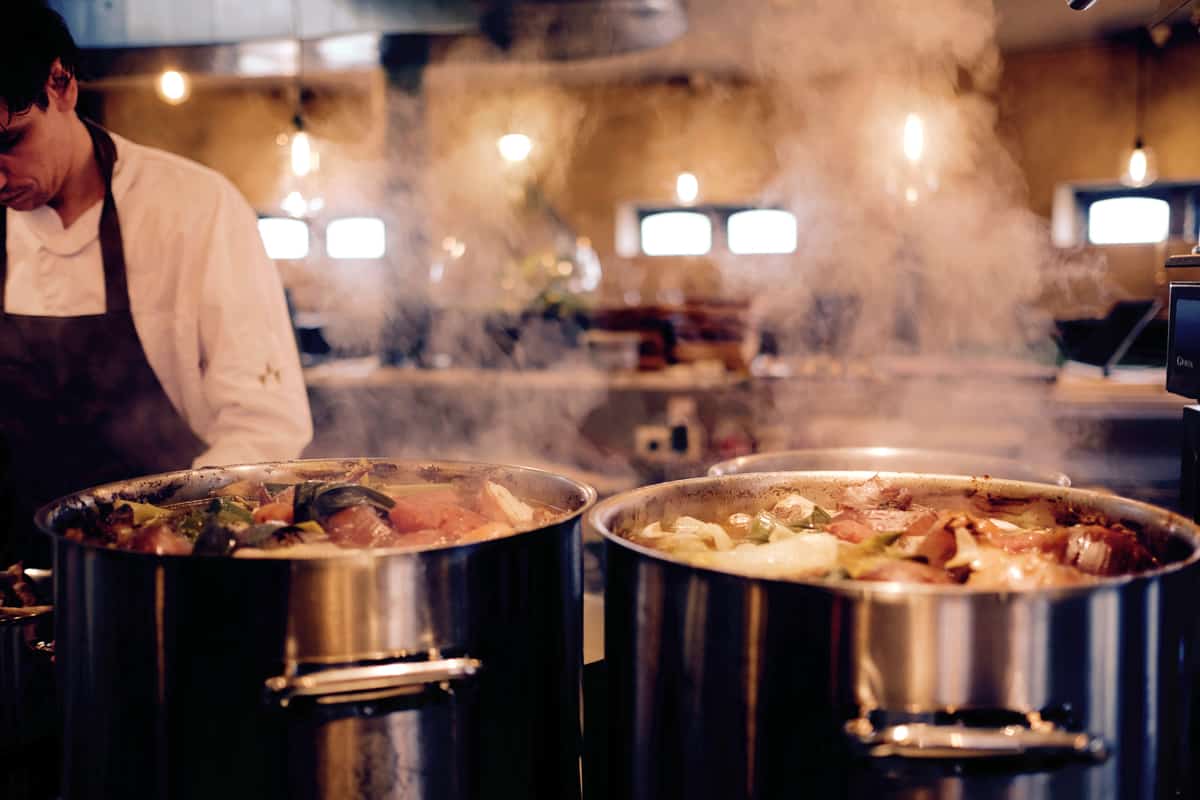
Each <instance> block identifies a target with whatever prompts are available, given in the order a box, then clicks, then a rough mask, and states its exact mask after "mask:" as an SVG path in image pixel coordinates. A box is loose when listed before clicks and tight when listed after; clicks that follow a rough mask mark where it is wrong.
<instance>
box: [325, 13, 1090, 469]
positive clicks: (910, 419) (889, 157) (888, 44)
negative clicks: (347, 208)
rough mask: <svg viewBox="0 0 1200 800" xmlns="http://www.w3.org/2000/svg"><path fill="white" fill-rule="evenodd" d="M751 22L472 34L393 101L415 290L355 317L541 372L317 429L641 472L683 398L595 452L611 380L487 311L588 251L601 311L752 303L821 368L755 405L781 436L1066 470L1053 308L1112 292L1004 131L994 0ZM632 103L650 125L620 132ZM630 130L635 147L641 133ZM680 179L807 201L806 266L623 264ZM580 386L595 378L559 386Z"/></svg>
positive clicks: (392, 195)
mask: <svg viewBox="0 0 1200 800" xmlns="http://www.w3.org/2000/svg"><path fill="white" fill-rule="evenodd" d="M734 7H735V4H732V3H727V2H720V0H701V1H697V2H693V3H692V4H691V17H692V24H691V31H690V32H689V33H688V34H687V35H686V36H685V37H684V38H683V39H682V40H680V41H679V42H677V43H676V44H673V45H671V46H668V47H666V48H662V49H660V50H655V51H650V52H645V53H638V54H633V55H628V56H622V57H618V58H611V59H604V60H601V61H597V62H586V63H579V64H567V65H555V66H554V67H553V68H552V67H550V66H549V65H546V64H539V63H528V62H519V63H518V62H509V61H507V60H506V59H505V57H504V56H502V55H501V54H498V53H497V52H495V51H494V50H491V49H489V48H488V47H486V46H484V45H482V44H480V43H478V42H470V43H467V44H464V45H462V46H460V47H459V48H458V49H456V50H455V51H453V52H451V53H450V54H449V55H447V56H445V57H444V58H442V59H440V60H439V62H438V63H436V64H433V65H431V66H430V67H429V68H427V69H426V70H425V73H424V82H423V88H422V91H421V92H420V94H419V95H418V94H413V93H411V92H404V91H402V90H399V89H396V88H392V89H391V94H390V99H389V107H390V108H391V109H392V111H391V116H392V118H391V119H390V120H389V123H390V131H391V132H390V134H389V136H391V137H400V139H399V140H397V139H395V138H393V141H402V142H405V144H403V145H402V146H393V147H392V148H391V150H390V151H389V153H388V167H389V169H393V170H395V169H398V170H400V173H401V174H399V175H396V174H395V173H393V176H392V177H391V178H389V180H388V181H387V187H388V188H387V190H386V192H385V196H386V199H387V202H388V204H389V211H390V215H391V218H392V219H396V220H403V221H405V222H403V223H401V224H402V226H404V225H407V226H409V227H410V228H411V230H408V231H404V232H402V234H401V236H402V242H403V243H402V244H401V246H400V249H397V247H396V243H395V242H393V243H392V245H393V246H392V248H391V250H392V252H393V253H396V254H397V256H396V259H395V261H394V263H393V264H391V265H390V269H391V274H392V276H393V277H394V279H395V283H394V284H393V285H392V286H390V287H389V286H385V285H384V284H383V283H380V284H377V285H376V286H375V287H374V289H373V290H372V292H371V296H372V297H373V298H375V299H380V298H383V300H380V302H378V303H377V304H372V303H365V304H362V305H360V300H361V297H360V295H359V293H358V292H357V291H355V292H353V293H349V295H347V296H348V297H351V299H353V302H352V303H349V304H348V305H347V306H346V310H347V311H350V312H351V314H352V315H353V314H355V313H359V312H361V310H362V309H363V308H365V307H370V308H374V309H376V310H375V311H372V312H371V313H369V314H360V315H359V319H358V322H359V323H361V324H359V325H354V326H351V328H352V329H353V330H352V332H350V333H348V334H347V335H348V336H349V338H351V339H353V338H355V337H361V336H362V331H363V330H364V329H367V330H378V329H388V326H391V327H390V329H389V330H390V331H391V332H392V333H393V334H395V333H397V332H400V334H402V338H403V337H404V336H407V337H409V338H410V339H411V337H413V336H417V335H420V336H422V337H425V345H426V350H427V354H429V353H432V354H434V355H435V356H437V357H439V358H440V359H441V361H440V362H439V363H437V364H436V365H437V366H447V365H449V366H464V367H474V366H478V365H480V364H483V365H486V366H492V367H501V368H504V370H522V369H524V370H526V371H525V372H524V373H522V374H518V375H513V374H511V372H507V371H497V372H496V373H495V374H494V376H493V377H489V378H484V379H476V380H477V381H478V380H482V381H483V383H482V384H480V383H478V382H476V383H473V384H471V385H469V386H465V387H461V389H459V388H450V387H457V386H460V384H454V383H453V381H454V380H455V379H456V378H455V377H454V375H453V373H444V372H436V371H433V372H429V373H425V374H423V375H422V376H421V377H420V379H419V380H415V382H414V383H412V385H409V386H408V387H407V388H406V389H405V390H404V391H405V392H407V394H406V395H404V397H403V400H402V402H404V403H405V405H404V407H403V408H397V407H395V402H396V398H397V397H399V395H397V394H395V393H393V394H391V395H389V397H391V398H392V405H390V406H389V405H388V404H387V403H385V402H384V401H383V400H382V399H381V398H382V397H383V395H382V394H381V395H380V397H378V398H374V399H370V400H368V401H366V405H365V406H364V405H361V404H358V403H355V404H350V403H351V401H350V400H349V399H348V398H349V397H350V395H349V393H347V395H346V398H347V400H346V403H347V405H345V406H340V407H337V406H335V407H334V408H333V410H332V414H333V418H331V419H327V420H318V424H319V425H322V424H323V425H325V426H326V429H327V430H331V431H334V430H336V434H335V435H331V436H330V437H329V439H328V440H327V441H325V442H324V443H323V444H322V445H321V446H322V447H324V448H326V449H330V448H335V449H338V450H340V451H343V452H347V453H348V452H351V451H353V452H359V453H361V452H369V453H370V454H372V455H400V454H404V455H411V454H427V455H447V454H448V455H461V456H467V457H474V458H491V459H507V460H517V461H522V460H524V461H535V462H538V463H545V462H551V463H558V464H573V465H575V466H581V467H584V468H589V469H595V470H604V471H608V472H610V473H611V472H618V473H619V472H621V471H622V470H624V469H625V465H626V462H627V459H628V458H629V456H630V448H631V444H632V438H633V436H632V427H633V425H634V424H635V423H638V422H655V421H661V420H659V419H657V418H655V417H654V415H656V414H661V409H659V408H657V407H656V406H654V404H653V402H650V401H647V403H648V404H647V405H646V406H645V407H643V408H641V409H640V411H642V412H644V413H645V414H646V416H647V418H646V419H626V420H625V421H624V426H625V428H624V429H623V430H622V429H610V430H608V431H606V432H605V434H604V435H603V436H601V437H598V438H599V439H601V440H602V441H599V440H585V438H584V434H583V433H582V432H581V430H583V429H590V427H591V426H589V422H588V421H589V419H591V418H594V417H596V416H604V414H603V413H602V407H603V406H605V405H606V404H608V405H612V404H613V403H615V402H616V401H615V399H614V398H615V397H616V396H615V395H613V394H610V392H609V388H610V387H609V385H608V379H607V378H605V377H604V375H603V373H599V372H596V371H589V370H588V369H587V365H586V364H585V363H584V357H583V355H582V354H581V353H580V351H579V350H578V349H572V348H570V347H568V346H567V343H566V342H565V341H561V338H562V337H563V335H564V333H563V331H564V327H563V326H561V325H558V324H551V323H548V322H546V321H545V320H539V319H537V318H534V317H536V315H532V317H531V315H528V314H527V315H526V319H525V320H524V321H521V322H518V323H514V325H515V326H516V327H517V328H520V330H514V331H508V332H505V331H497V330H495V329H493V328H489V327H488V325H486V324H485V323H484V314H483V313H482V312H483V310H484V309H489V310H493V311H495V310H506V311H508V312H510V313H512V314H514V315H515V314H518V313H519V312H520V311H522V310H528V309H530V308H531V307H532V305H531V304H535V303H536V301H537V298H538V296H539V291H540V290H541V289H543V288H544V286H545V284H546V281H547V280H548V278H547V273H546V272H545V270H544V269H543V267H547V266H548V267H549V268H550V269H553V268H555V265H557V264H559V263H561V258H562V257H563V254H564V253H566V252H569V251H571V249H572V247H573V245H572V243H573V242H575V237H576V236H584V237H588V238H590V239H591V240H592V241H593V242H594V246H595V250H596V252H597V253H598V254H599V257H600V260H601V263H602V264H603V266H604V277H603V282H602V283H601V285H600V288H599V290H598V291H597V292H595V293H592V294H588V295H587V296H586V297H584V298H583V302H585V303H590V304H593V305H615V306H619V305H621V304H622V303H624V302H626V301H627V300H629V299H631V298H632V299H637V298H645V299H646V300H651V299H653V298H654V297H656V296H657V297H658V298H659V299H663V298H678V296H679V295H680V294H684V293H687V294H697V293H699V294H705V295H708V296H710V297H713V296H715V297H723V298H727V299H728V298H745V299H747V300H749V301H750V302H751V305H752V309H753V316H754V318H755V319H758V320H761V321H762V322H763V323H764V324H766V325H767V326H769V327H770V328H771V329H773V330H774V331H775V332H776V334H777V339H778V342H779V349H780V357H781V362H782V363H783V364H784V365H786V366H787V367H788V369H789V370H790V371H791V372H792V374H793V375H798V376H800V377H798V378H796V379H794V380H791V381H788V382H785V383H781V384H779V385H778V386H776V387H773V388H771V389H770V390H769V391H766V390H764V391H763V392H762V395H763V396H764V397H766V398H768V399H766V400H765V401H757V402H758V406H757V407H756V411H755V413H754V415H753V416H754V418H755V420H754V422H753V423H752V424H751V427H757V428H758V429H760V432H761V431H765V430H767V429H770V428H775V429H781V430H782V435H781V437H780V438H779V439H778V440H777V443H778V444H786V445H790V446H830V445H910V446H912V445H915V446H925V447H937V448H943V449H956V450H962V451H975V452H994V453H998V454H1004V455H1009V456H1017V457H1025V458H1028V459H1030V460H1032V461H1037V462H1042V463H1048V464H1051V465H1054V464H1059V463H1061V457H1062V453H1063V449H1064V447H1065V446H1066V444H1067V442H1066V441H1064V440H1063V438H1062V437H1061V436H1059V435H1058V432H1057V431H1056V430H1055V428H1054V423H1053V420H1052V419H1051V416H1050V415H1049V414H1048V413H1047V405H1048V403H1049V389H1048V384H1047V383H1046V382H1044V381H1043V380H1040V379H1037V378H1035V376H1036V375H1038V374H1040V373H1041V372H1048V371H1049V368H1050V367H1051V366H1052V354H1050V353H1047V346H1048V340H1047V338H1046V335H1047V332H1048V324H1049V322H1050V316H1049V314H1048V313H1047V311H1048V310H1053V309H1054V308H1055V303H1062V302H1063V300H1064V298H1068V295H1069V290H1070V289H1071V287H1073V286H1081V287H1085V288H1089V289H1094V287H1096V286H1098V285H1099V276H1098V270H1097V265H1096V264H1094V263H1090V262H1087V261H1080V260H1077V259H1073V258H1072V257H1070V256H1069V255H1068V254H1063V253H1062V252H1060V251H1057V250H1055V249H1054V248H1053V247H1052V246H1051V244H1050V237H1049V233H1048V230H1047V225H1046V222H1045V221H1044V220H1042V219H1041V218H1039V217H1037V216H1036V215H1035V214H1034V213H1033V212H1031V211H1030V210H1029V209H1028V207H1027V204H1026V202H1025V197H1024V191H1025V189H1024V185H1023V179H1022V175H1021V173H1020V171H1019V169H1018V167H1017V165H1016V163H1015V161H1014V160H1013V158H1012V155H1011V154H1010V153H1009V151H1008V150H1007V149H1006V148H1005V146H1004V144H1003V143H1002V141H1001V138H1000V136H999V134H998V133H997V108H996V104H995V102H994V94H995V92H996V89H997V85H998V80H999V77H1000V74H1001V72H1000V70H1001V64H1000V58H999V53H998V51H997V48H996V45H995V23H996V20H995V12H994V10H993V6H992V3H991V0H920V2H918V1H917V0H901V1H899V2H897V0H863V2H859V3H855V4H853V6H848V5H847V4H845V3H841V2H835V1H834V0H824V2H812V0H770V1H769V2H768V1H767V0H763V1H762V2H756V3H752V4H751V3H746V4H742V3H738V4H736V11H735V10H734ZM679 74H685V75H689V76H690V79H689V81H688V86H687V87H686V88H685V89H681V90H678V91H676V90H669V89H664V88H662V86H660V85H658V84H655V83H654V82H653V80H654V79H655V77H656V76H663V75H679ZM648 79H649V80H650V83H648V84H646V83H643V84H641V85H638V86H634V85H633V83H635V82H642V81H646V80H648ZM684 95H686V96H684ZM651 97H653V98H658V100H655V101H654V102H653V103H651V102H650V101H648V100H646V99H645V98H651ZM630 98H635V99H632V100H631V99H630ZM636 98H642V99H640V100H639V99H636ZM659 101H661V102H659ZM622 103H630V104H632V105H631V108H630V109H626V112H627V116H626V117H624V118H623V119H624V122H623V123H621V122H614V120H620V119H622V117H621V115H620V113H619V111H620V109H619V108H616V109H615V108H614V107H615V106H620V105H621V104H622ZM731 108H734V109H739V108H740V109H742V113H741V114H738V113H736V112H735V113H733V114H731V113H730V109H731ZM656 119H657V120H660V121H661V120H667V122H663V124H662V125H661V126H660V127H655V120H656ZM681 120H682V121H683V124H677V123H679V122H680V121H681ZM622 125H625V126H626V127H627V128H632V129H635V130H636V131H638V132H639V134H638V135H630V137H629V138H623V129H622ZM642 132H653V134H654V135H646V136H641V135H640V133H642ZM509 134H520V135H523V136H527V137H529V139H530V140H531V141H532V142H533V149H532V151H531V153H530V155H529V157H528V158H526V159H507V160H506V159H501V158H499V157H498V152H497V142H498V141H500V140H501V138H502V137H504V136H505V135H509ZM414 140H419V145H417V146H414V145H413V141H414ZM752 151H754V153H753V155H748V154H749V153H751V152H752ZM598 154H601V156H598ZM684 162H686V163H684ZM683 172H694V173H695V174H696V175H697V176H698V178H699V181H700V185H701V186H702V187H703V192H704V197H705V199H706V200H707V199H709V198H710V197H712V198H713V199H714V200H715V201H717V202H740V203H758V204H761V205H763V206H768V207H770V206H778V207H782V208H787V209H789V210H791V211H792V212H793V213H794V214H795V215H796V217H797V218H798V223H799V242H800V245H799V250H798V252H797V253H795V254H793V255H787V256H758V257H744V256H742V257H738V256H714V257H713V258H712V259H711V261H712V263H711V264H710V265H707V269H708V273H707V274H706V276H705V277H704V278H703V280H701V279H698V278H697V277H696V276H697V274H700V273H699V271H700V270H702V269H704V268H705V265H704V264H696V263H691V262H689V263H686V264H678V263H670V262H654V261H653V260H647V259H627V258H622V257H620V256H618V254H617V253H616V251H615V248H614V246H613V244H612V240H613V238H614V234H613V232H612V230H611V226H612V224H613V223H612V217H613V215H614V213H615V210H614V208H613V205H614V202H613V201H616V202H634V201H645V202H660V203H666V204H670V203H672V202H674V195H675V187H676V178H677V176H678V175H679V174H680V173H683ZM547 254H549V255H547ZM547 259H548V261H547ZM698 287H699V288H698ZM1092 299H1094V300H1095V301H1096V302H1097V303H1100V304H1103V302H1104V301H1105V300H1106V299H1108V298H1106V297H1105V296H1099V295H1098V296H1097V297H1095V298H1092ZM384 300H386V302H384ZM383 308H390V309H392V311H391V312H390V317H389V319H387V320H380V318H379V315H380V313H381V312H380V311H379V309H383ZM397 309H398V310H397ZM334 335H335V336H336V335H337V332H336V331H335V332H334ZM514 336H516V337H517V338H515V339H514ZM367 338H368V339H370V338H372V337H371V336H368V337H367ZM335 344H342V342H336V341H335ZM531 368H537V369H538V370H539V371H538V372H533V371H531ZM545 368H549V370H550V372H549V373H547V372H545V371H543V370H544V369H545ZM569 370H574V372H573V373H571V374H572V375H574V376H575V377H572V378H570V379H568V380H567V382H566V383H560V384H555V382H554V381H555V380H556V378H555V377H554V376H555V375H556V373H557V374H558V375H561V374H563V373H565V372H567V371H569ZM439 376H444V378H443V377H439ZM442 380H444V381H445V383H442V384H439V381H442ZM559 380H561V379H559ZM556 386H559V387H560V388H555V387H556ZM395 391H399V390H395ZM681 393H687V387H686V385H684V384H681ZM446 398H452V399H451V400H450V401H447V399H446ZM383 419H391V420H399V421H400V422H399V423H398V425H399V428H398V429H397V428H396V427H395V426H389V425H385V424H383V423H382V422H380V420H383ZM356 425H357V426H360V427H359V428H358V429H355V428H354V427H353V426H356ZM348 426H349V427H348ZM380 430H385V431H386V433H385V434H384V435H383V436H382V437H381V436H380V435H379V433H378V432H379V431H380ZM765 438H766V434H765V433H764V434H762V436H760V439H765Z"/></svg>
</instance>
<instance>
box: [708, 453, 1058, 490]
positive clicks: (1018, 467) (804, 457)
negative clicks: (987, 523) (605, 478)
mask: <svg viewBox="0 0 1200 800" xmlns="http://www.w3.org/2000/svg"><path fill="white" fill-rule="evenodd" d="M797 470H805V471H813V470H815V471H824V470H852V471H859V470H878V471H880V472H923V473H926V474H933V475H979V476H987V477H989V478H1005V479H1007V480H1016V481H1031V482H1033V483H1050V484H1054V485H1056V486H1070V485H1071V479H1070V478H1068V477H1067V476H1066V475H1065V474H1063V473H1062V472H1059V471H1058V470H1055V469H1051V468H1049V467H1044V466H1040V465H1037V464H1030V463H1028V462H1026V461H1021V460H1018V459H1015V458H1003V457H1001V456H993V455H987V454H982V453H961V452H950V451H942V450H920V449H915V448H908V447H830V448H813V449H805V450H781V451H778V452H774V453H758V454H756V455H752V456H742V457H741V458H733V459H730V460H728V461H722V462H720V463H717V464H713V465H712V467H710V468H709V470H708V474H709V475H736V474H738V473H742V472H791V471H797Z"/></svg>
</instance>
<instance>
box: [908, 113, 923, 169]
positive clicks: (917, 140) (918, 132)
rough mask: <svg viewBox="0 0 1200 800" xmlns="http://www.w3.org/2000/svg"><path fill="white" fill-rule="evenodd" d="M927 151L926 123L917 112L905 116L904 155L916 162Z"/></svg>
mask: <svg viewBox="0 0 1200 800" xmlns="http://www.w3.org/2000/svg"><path fill="white" fill-rule="evenodd" d="M924 153H925V123H924V122H922V121H921V117H920V116H919V115H917V114H909V115H908V116H907V117H905V118H904V157H905V158H907V159H908V160H909V161H910V162H911V163H913V164H916V163H917V162H918V161H920V160H921V156H922V155H923V154H924Z"/></svg>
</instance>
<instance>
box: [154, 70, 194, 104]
mask: <svg viewBox="0 0 1200 800" xmlns="http://www.w3.org/2000/svg"><path fill="white" fill-rule="evenodd" d="M189 94H191V82H190V81H189V80H188V77H187V75H185V74H183V73H182V72H178V71H176V70H173V69H169V70H166V71H165V72H163V74H161V75H159V76H158V96H159V97H161V98H162V99H163V100H165V101H167V102H168V103H170V104H171V105H179V104H180V103H182V102H183V101H184V100H186V99H187V98H188V95H189Z"/></svg>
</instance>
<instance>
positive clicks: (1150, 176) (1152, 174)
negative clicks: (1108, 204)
mask: <svg viewBox="0 0 1200 800" xmlns="http://www.w3.org/2000/svg"><path fill="white" fill-rule="evenodd" d="M1142 50H1143V47H1142V46H1141V45H1139V47H1138V53H1137V68H1136V70H1135V71H1134V81H1135V90H1136V98H1135V100H1134V128H1135V131H1136V135H1137V138H1135V139H1134V140H1133V148H1132V149H1130V150H1126V151H1125V153H1124V155H1123V157H1122V159H1121V165H1120V169H1121V171H1120V173H1119V174H1120V176H1121V177H1120V181H1121V183H1123V184H1125V185H1126V186H1134V187H1139V186H1149V185H1150V184H1152V183H1154V182H1155V181H1156V180H1158V159H1157V157H1156V156H1155V154H1154V150H1153V149H1151V148H1149V147H1146V143H1145V142H1144V141H1143V140H1142V125H1143V121H1144V119H1145V105H1146V94H1145V89H1144V87H1143V82H1142V62H1143V60H1144V54H1143V52H1142Z"/></svg>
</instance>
